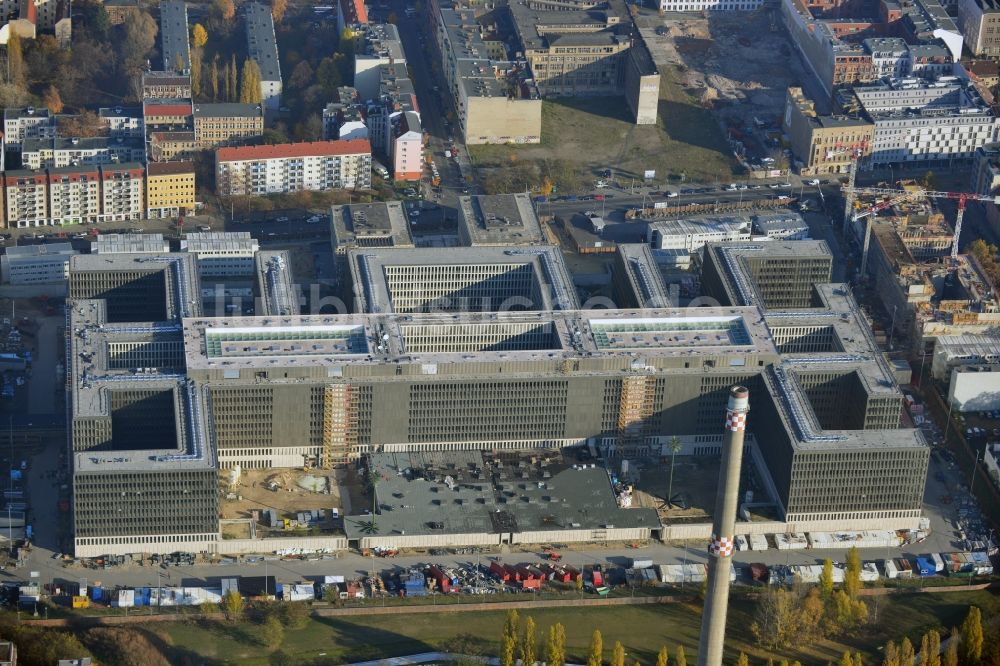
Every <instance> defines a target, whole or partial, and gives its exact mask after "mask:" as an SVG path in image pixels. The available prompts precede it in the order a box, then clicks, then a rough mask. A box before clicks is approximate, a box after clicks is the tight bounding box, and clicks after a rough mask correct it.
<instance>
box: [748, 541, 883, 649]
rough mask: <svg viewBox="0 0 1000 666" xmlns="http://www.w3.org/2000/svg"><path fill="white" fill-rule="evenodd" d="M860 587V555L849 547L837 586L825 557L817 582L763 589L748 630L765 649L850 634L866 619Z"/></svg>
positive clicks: (830, 566)
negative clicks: (839, 582) (841, 580)
mask: <svg viewBox="0 0 1000 666" xmlns="http://www.w3.org/2000/svg"><path fill="white" fill-rule="evenodd" d="M861 588H862V583H861V555H860V554H859V553H858V550H857V549H856V548H851V549H850V550H849V551H848V553H847V563H846V566H845V571H844V583H843V585H842V586H841V588H840V589H839V590H835V589H834V583H833V562H832V561H831V560H829V559H827V560H825V561H824V562H823V572H822V573H821V575H820V579H819V584H818V585H809V586H805V585H794V586H793V587H792V589H790V590H787V589H784V588H781V587H776V588H768V589H767V590H765V591H764V593H763V594H762V596H761V598H760V600H759V602H758V604H757V612H756V616H755V618H754V622H753V624H752V625H751V627H750V630H751V631H752V632H753V635H754V638H755V639H756V640H757V642H758V644H760V645H761V646H762V647H764V648H767V649H784V648H788V647H790V646H791V645H794V644H796V643H799V642H801V641H812V640H816V639H820V638H826V637H833V636H842V635H850V634H852V633H854V632H855V631H857V630H858V629H859V628H861V627H862V626H864V625H865V624H866V623H867V622H868V616H869V613H868V605H867V604H866V603H865V601H864V600H863V599H861V598H859V596H858V595H859V592H860V591H861Z"/></svg>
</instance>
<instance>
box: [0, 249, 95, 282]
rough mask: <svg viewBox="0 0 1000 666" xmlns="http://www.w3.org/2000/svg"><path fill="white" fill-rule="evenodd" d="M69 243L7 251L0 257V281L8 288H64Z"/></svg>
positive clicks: (69, 250)
mask: <svg viewBox="0 0 1000 666" xmlns="http://www.w3.org/2000/svg"><path fill="white" fill-rule="evenodd" d="M74 254H77V251H76V250H74V249H73V245H72V244H71V243H44V244H42V245H20V246H16V247H9V248H7V249H6V251H5V252H4V254H3V256H2V257H0V280H2V281H3V283H4V284H10V285H34V284H65V283H66V278H67V277H69V258H70V257H72V256H73V255H74Z"/></svg>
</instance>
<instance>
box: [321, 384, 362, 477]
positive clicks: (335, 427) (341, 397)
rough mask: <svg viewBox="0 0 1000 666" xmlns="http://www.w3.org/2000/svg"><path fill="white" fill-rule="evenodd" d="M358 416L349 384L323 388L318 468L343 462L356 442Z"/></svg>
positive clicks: (354, 447)
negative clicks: (321, 443) (321, 448)
mask: <svg viewBox="0 0 1000 666" xmlns="http://www.w3.org/2000/svg"><path fill="white" fill-rule="evenodd" d="M357 432H358V417H357V413H356V411H355V409H354V401H353V399H352V391H351V385H350V384H330V385H328V386H326V387H325V388H324V390H323V450H322V453H321V454H320V467H322V468H323V469H332V468H333V467H341V466H343V465H346V464H347V461H348V459H349V457H350V456H351V453H352V452H353V451H355V450H356V449H357V445H358V435H357Z"/></svg>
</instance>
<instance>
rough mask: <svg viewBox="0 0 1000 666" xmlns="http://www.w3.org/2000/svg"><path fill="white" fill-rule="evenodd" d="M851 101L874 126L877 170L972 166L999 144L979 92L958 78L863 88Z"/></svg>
mask: <svg viewBox="0 0 1000 666" xmlns="http://www.w3.org/2000/svg"><path fill="white" fill-rule="evenodd" d="M845 97H848V94H846V93H845ZM849 97H850V101H849V104H851V105H853V104H854V102H855V100H856V102H857V105H858V106H860V108H862V109H863V110H864V112H865V114H866V115H867V116H868V118H869V119H870V120H871V121H872V122H873V123H874V125H875V129H874V136H873V139H872V148H871V157H870V161H871V163H872V164H873V165H880V164H893V163H897V162H909V163H923V164H933V163H936V162H941V161H942V160H955V159H959V160H971V159H972V157H973V156H974V155H975V152H976V149H977V148H979V147H980V146H983V145H985V144H988V143H992V142H994V141H996V140H997V131H998V128H1000V119H998V118H997V117H996V116H995V115H994V113H993V110H992V109H991V108H990V105H989V104H988V103H987V102H986V101H984V100H983V98H982V96H981V95H980V93H979V91H978V90H977V89H976V87H975V86H974V85H973V84H972V83H971V82H969V81H963V80H960V79H957V78H956V77H940V78H938V79H937V80H936V81H923V80H917V79H900V80H893V81H888V82H882V83H878V84H873V85H870V86H859V87H855V88H854V90H853V93H851V94H850V95H849Z"/></svg>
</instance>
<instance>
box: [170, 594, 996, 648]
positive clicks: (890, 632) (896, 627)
mask: <svg viewBox="0 0 1000 666" xmlns="http://www.w3.org/2000/svg"><path fill="white" fill-rule="evenodd" d="M970 604H976V605H979V606H980V607H981V608H982V609H983V611H984V615H985V616H986V617H987V618H988V617H992V616H995V615H997V614H998V613H1000V598H998V597H997V595H994V594H991V593H989V592H978V591H976V592H961V593H951V594H922V595H906V596H902V595H900V596H896V597H886V598H883V599H881V600H880V604H879V609H878V619H879V623H878V626H877V627H874V628H873V629H872V630H871V631H870V632H869V633H867V634H866V635H863V636H859V637H857V638H854V639H851V640H849V641H846V642H845V643H839V642H831V641H825V642H822V643H819V644H816V645H810V646H802V648H801V650H800V651H798V652H794V653H789V654H787V655H782V656H787V657H789V658H792V659H799V660H800V661H802V663H803V664H804V665H805V666H809V665H810V664H819V665H822V664H825V663H826V662H827V661H830V660H834V661H835V660H836V659H839V657H840V655H841V654H842V653H843V651H844V650H845V649H847V648H850V649H851V650H860V651H861V652H862V654H864V655H865V657H866V659H865V663H866V664H874V663H877V661H878V659H879V657H878V649H879V647H880V646H881V645H882V644H883V643H884V642H885V641H886V640H889V639H900V638H901V637H902V636H903V635H904V634H906V635H909V636H910V638H911V640H913V639H916V640H917V642H918V643H919V636H920V635H921V634H922V633H923V632H924V631H926V630H927V629H930V628H933V627H938V628H949V627H952V626H955V625H958V624H959V623H960V622H961V620H962V618H963V617H964V616H965V614H966V612H967V609H968V607H969V605H970ZM751 608H752V605H751V604H750V603H749V602H748V601H745V600H735V601H734V602H733V603H732V604H731V607H730V613H729V635H728V638H729V640H728V652H729V654H728V655H727V659H726V662H727V663H732V662H735V660H736V657H737V656H738V653H739V652H740V651H741V650H742V651H746V652H747V653H748V654H753V655H755V656H756V657H757V658H758V659H757V660H758V661H759V660H760V659H762V658H764V657H765V655H764V654H763V653H761V652H759V651H757V650H755V648H754V647H753V644H752V636H751V634H750V631H749V626H750V623H751V621H752V616H751ZM520 612H521V614H522V616H523V615H525V614H528V615H531V616H533V617H534V618H535V620H536V622H537V623H538V629H539V636H544V635H546V634H547V632H548V627H549V625H550V624H553V623H555V622H562V623H563V625H565V626H566V634H567V651H568V656H569V660H570V661H575V662H577V663H580V662H583V661H585V658H586V649H587V644H588V642H589V640H590V635H591V633H592V632H593V630H594V629H595V628H599V629H601V631H602V633H603V636H604V646H605V652H606V656H610V652H611V649H612V647H613V646H614V642H615V641H616V640H618V641H621V642H622V643H623V644H624V646H625V649H626V651H627V652H628V655H629V656H628V660H627V663H630V664H631V663H633V662H635V661H639V662H640V663H642V664H647V665H648V664H653V663H655V661H656V652H657V651H658V650H659V648H660V646H661V645H663V644H666V645H667V646H668V647H669V648H670V650H671V652H672V651H673V650H674V648H675V646H676V645H677V644H682V645H684V649H685V651H686V653H687V657H688V663H692V657H693V656H694V654H695V652H696V647H697V635H698V630H699V627H700V622H701V608H700V606H696V605H684V604H669V605H657V606H619V607H611V608H576V609H572V610H569V609H539V610H537V611H529V610H523V611H520ZM503 617H504V613H503V612H502V611H497V612H476V613H463V614H461V615H457V614H452V613H448V614H445V613H438V614H422V615H378V616H363V617H337V618H312V619H310V620H309V623H308V624H307V625H306V626H305V627H304V628H302V629H297V630H289V631H287V632H286V634H285V638H284V642H283V643H282V644H281V646H280V648H278V649H280V651H281V652H282V653H284V654H285V655H287V656H288V657H290V658H291V663H296V662H299V661H308V660H311V659H314V658H316V657H319V656H320V655H321V654H325V656H326V657H327V658H329V659H330V660H332V661H334V662H345V661H358V660H366V659H379V658H382V657H387V656H394V655H403V654H412V653H417V652H426V651H432V650H448V651H457V652H464V653H468V654H496V652H497V650H498V639H499V637H500V632H501V626H502V624H503ZM252 630H253V626H252V625H250V626H243V627H237V628H229V627H225V626H222V625H218V624H214V623H204V622H200V623H195V622H191V623H164V624H161V625H159V626H158V627H156V628H155V631H156V633H158V634H159V635H160V636H161V637H162V639H163V640H162V643H161V646H164V649H165V650H166V651H167V656H168V659H169V660H170V662H171V663H184V662H186V661H192V660H193V661H195V662H196V663H205V664H266V663H269V653H268V651H267V650H264V649H263V648H259V647H253V646H252V642H251V641H248V640H247V637H246V634H245V633H243V632H245V631H252Z"/></svg>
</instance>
